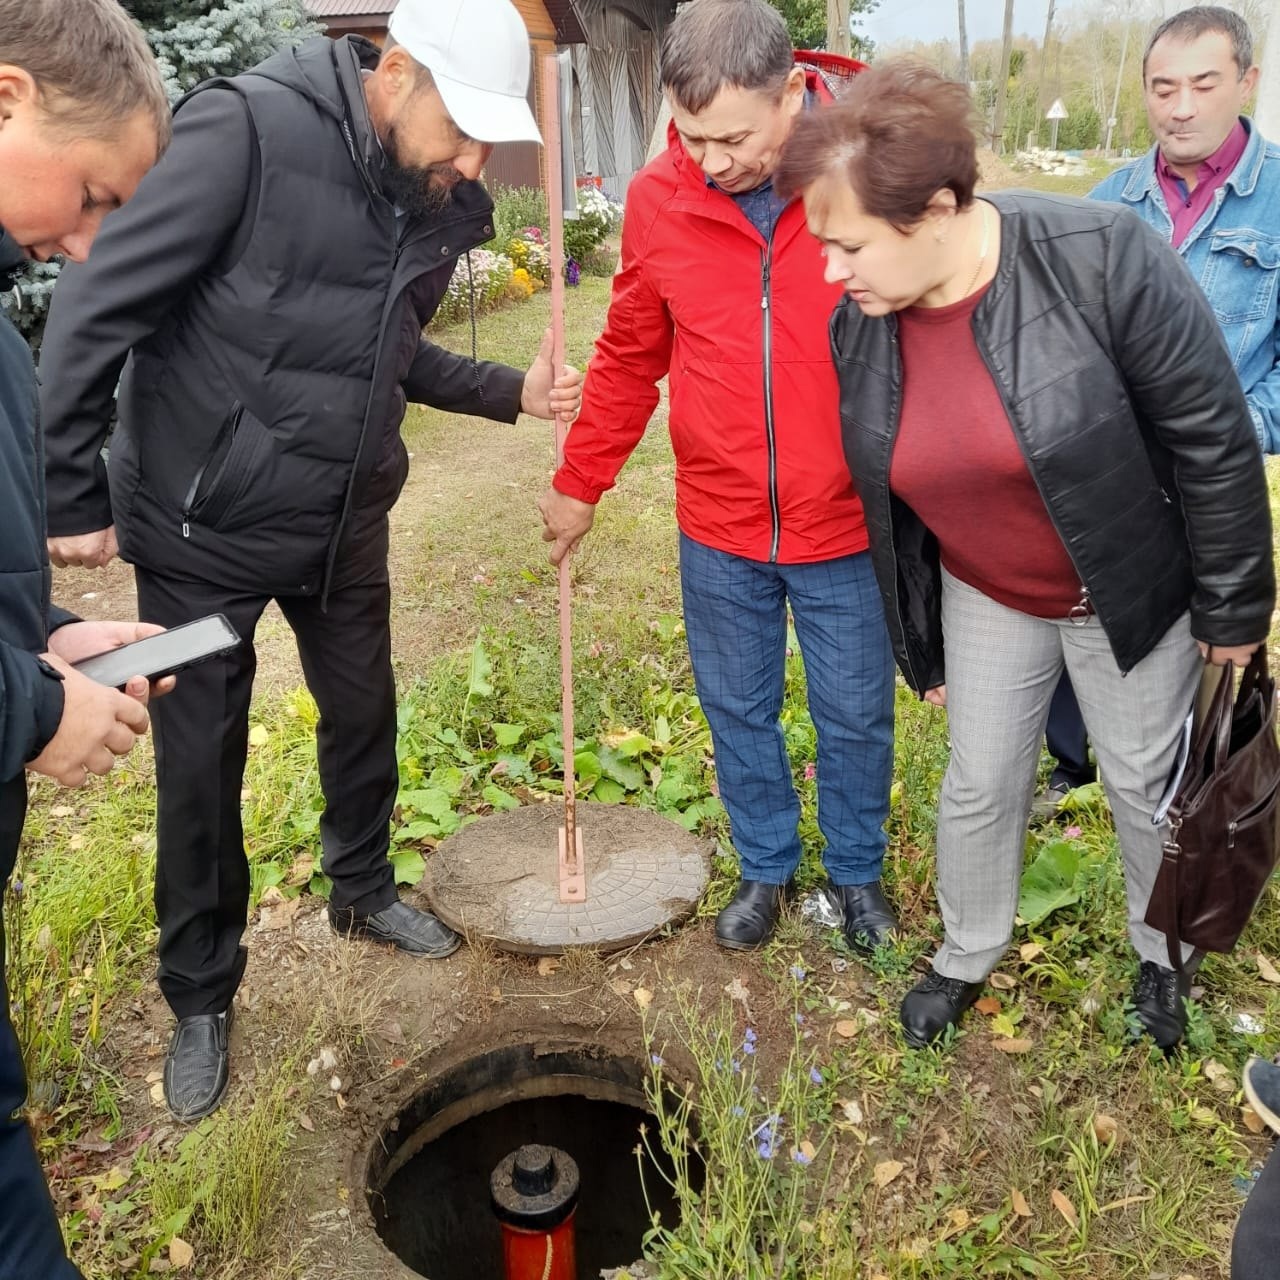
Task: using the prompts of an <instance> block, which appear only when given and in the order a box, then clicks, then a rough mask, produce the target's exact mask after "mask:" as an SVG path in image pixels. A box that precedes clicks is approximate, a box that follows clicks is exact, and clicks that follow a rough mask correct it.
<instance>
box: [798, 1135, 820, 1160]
mask: <svg viewBox="0 0 1280 1280" xmlns="http://www.w3.org/2000/svg"><path fill="white" fill-rule="evenodd" d="M800 1154H801V1155H802V1156H804V1158H805V1159H806V1160H812V1159H813V1158H814V1156H816V1155H817V1154H818V1148H817V1147H815V1146H814V1145H813V1143H812V1142H810V1141H809V1139H808V1138H806V1139H805V1140H804V1141H803V1142H802V1143H801V1144H800Z"/></svg>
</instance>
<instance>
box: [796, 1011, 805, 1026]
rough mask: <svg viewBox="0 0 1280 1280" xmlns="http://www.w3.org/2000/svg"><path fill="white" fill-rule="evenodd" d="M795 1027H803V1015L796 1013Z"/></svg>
mask: <svg viewBox="0 0 1280 1280" xmlns="http://www.w3.org/2000/svg"><path fill="white" fill-rule="evenodd" d="M796 1026H797V1027H803V1026H804V1014H803V1013H797V1014H796Z"/></svg>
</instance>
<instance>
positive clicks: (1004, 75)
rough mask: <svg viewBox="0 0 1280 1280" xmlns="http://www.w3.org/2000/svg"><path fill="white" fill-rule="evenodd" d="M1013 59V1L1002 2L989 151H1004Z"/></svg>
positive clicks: (997, 153)
mask: <svg viewBox="0 0 1280 1280" xmlns="http://www.w3.org/2000/svg"><path fill="white" fill-rule="evenodd" d="M1012 57H1013V0H1004V45H1003V48H1002V49H1001V51H1000V83H999V84H998V85H997V86H996V112H995V119H994V120H992V122H991V149H992V151H994V152H995V153H996V155H999V154H1000V153H1001V152H1002V151H1003V150H1004V113H1005V107H1006V106H1007V104H1008V101H1009V62H1010V60H1011V59H1012Z"/></svg>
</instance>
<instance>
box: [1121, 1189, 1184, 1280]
mask: <svg viewBox="0 0 1280 1280" xmlns="http://www.w3.org/2000/svg"><path fill="white" fill-rule="evenodd" d="M1154 1199H1155V1196H1125V1197H1124V1199H1123V1200H1111V1201H1108V1202H1107V1203H1106V1204H1104V1205H1103V1206H1102V1208H1101V1209H1099V1210H1098V1212H1099V1213H1110V1212H1111V1211H1112V1210H1113V1209H1127V1208H1128V1207H1129V1206H1130V1205H1133V1204H1146V1202H1147V1201H1148V1200H1154ZM1193 1280H1194V1277H1193Z"/></svg>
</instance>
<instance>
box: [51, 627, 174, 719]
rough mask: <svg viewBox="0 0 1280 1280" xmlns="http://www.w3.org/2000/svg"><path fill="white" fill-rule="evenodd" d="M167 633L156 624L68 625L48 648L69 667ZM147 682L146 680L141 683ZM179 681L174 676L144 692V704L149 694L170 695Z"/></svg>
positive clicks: (55, 633)
mask: <svg viewBox="0 0 1280 1280" xmlns="http://www.w3.org/2000/svg"><path fill="white" fill-rule="evenodd" d="M163 630H164V628H163V627H158V626H156V624H155V623H154V622H68V623H67V625H66V626H65V627H59V628H58V629H57V630H56V631H55V632H54V633H53V634H52V635H51V636H50V637H49V649H50V651H51V652H53V653H55V654H56V655H57V656H58V657H59V658H61V659H62V660H63V662H65V663H66V664H67V665H68V666H73V665H74V664H75V663H77V662H83V661H84V659H85V658H93V657H96V656H97V655H98V654H100V653H106V652H107V651H108V650H110V649H119V648H120V646H121V645H126V644H133V642H134V641H135V640H145V639H146V638H147V637H148V636H158V635H159V634H160V633H161V632H162V631H163ZM142 683H143V684H144V685H145V684H146V683H147V682H146V681H145V680H144V681H143V682H142ZM175 683H176V681H175V680H174V678H173V676H165V678H164V679H163V680H157V681H156V682H155V683H154V684H152V685H150V686H149V687H148V688H146V689H144V690H143V699H142V700H143V702H145V701H146V698H147V695H150V696H151V697H153V698H158V697H159V696H160V695H161V694H165V693H168V692H169V690H170V689H172V688H173V686H174V684H175Z"/></svg>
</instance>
